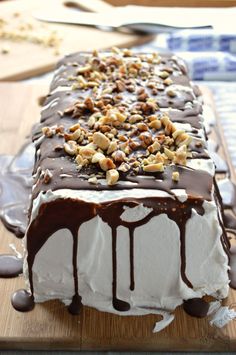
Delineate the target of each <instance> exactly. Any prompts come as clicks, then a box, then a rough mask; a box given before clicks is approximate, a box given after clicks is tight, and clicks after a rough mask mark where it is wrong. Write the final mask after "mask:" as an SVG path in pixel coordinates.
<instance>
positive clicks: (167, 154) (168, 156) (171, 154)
mask: <svg viewBox="0 0 236 355" xmlns="http://www.w3.org/2000/svg"><path fill="white" fill-rule="evenodd" d="M164 153H165V155H166V156H167V158H168V159H170V160H173V159H174V157H175V155H174V153H173V152H172V151H171V150H169V149H167V148H164Z"/></svg>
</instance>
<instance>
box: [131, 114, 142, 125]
mask: <svg viewBox="0 0 236 355" xmlns="http://www.w3.org/2000/svg"><path fill="white" fill-rule="evenodd" d="M139 121H143V116H141V115H138V114H135V115H132V116H130V117H129V123H136V122H139Z"/></svg>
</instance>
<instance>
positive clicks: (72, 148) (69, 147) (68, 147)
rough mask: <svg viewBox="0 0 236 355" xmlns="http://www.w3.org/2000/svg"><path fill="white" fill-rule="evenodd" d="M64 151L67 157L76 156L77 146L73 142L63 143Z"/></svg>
mask: <svg viewBox="0 0 236 355" xmlns="http://www.w3.org/2000/svg"><path fill="white" fill-rule="evenodd" d="M64 149H65V151H66V153H67V154H69V155H76V153H77V144H76V142H75V141H68V142H67V143H64Z"/></svg>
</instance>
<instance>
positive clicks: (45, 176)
mask: <svg viewBox="0 0 236 355" xmlns="http://www.w3.org/2000/svg"><path fill="white" fill-rule="evenodd" d="M51 180H52V173H51V171H50V170H48V169H46V170H45V172H44V174H43V182H44V184H49V182H50V181H51Z"/></svg>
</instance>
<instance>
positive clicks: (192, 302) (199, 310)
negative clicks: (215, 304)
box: [183, 298, 210, 318]
mask: <svg viewBox="0 0 236 355" xmlns="http://www.w3.org/2000/svg"><path fill="white" fill-rule="evenodd" d="M209 307H210V304H209V302H206V301H204V300H203V299H202V298H192V299H189V300H187V301H184V303H183V309H184V310H185V312H186V313H187V314H189V315H190V316H192V317H197V318H204V317H206V316H207V312H208V310H209Z"/></svg>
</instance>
